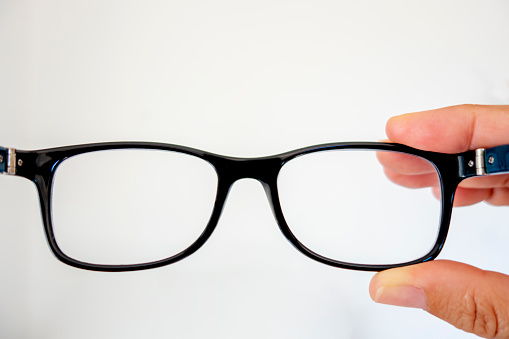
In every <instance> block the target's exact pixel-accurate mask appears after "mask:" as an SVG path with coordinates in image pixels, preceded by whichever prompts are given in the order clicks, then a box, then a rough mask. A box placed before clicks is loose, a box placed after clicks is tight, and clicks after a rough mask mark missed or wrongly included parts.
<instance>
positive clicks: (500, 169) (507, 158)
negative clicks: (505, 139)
mask: <svg viewBox="0 0 509 339" xmlns="http://www.w3.org/2000/svg"><path fill="white" fill-rule="evenodd" d="M481 150H482V149H481ZM479 152H481V151H479ZM483 153H484V154H483V158H484V168H485V173H486V174H498V173H508V172H509V145H503V146H497V147H492V148H487V149H485V150H484V152H483Z"/></svg>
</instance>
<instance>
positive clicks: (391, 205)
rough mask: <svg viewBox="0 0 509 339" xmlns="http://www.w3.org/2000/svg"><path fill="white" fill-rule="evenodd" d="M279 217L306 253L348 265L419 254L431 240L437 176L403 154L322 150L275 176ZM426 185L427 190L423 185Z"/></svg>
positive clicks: (435, 225) (437, 219) (438, 209)
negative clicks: (276, 177) (304, 247)
mask: <svg viewBox="0 0 509 339" xmlns="http://www.w3.org/2000/svg"><path fill="white" fill-rule="evenodd" d="M277 185H278V192H279V199H280V203H281V207H282V211H283V215H284V218H285V220H286V222H287V224H288V226H289V228H290V230H291V232H292V233H293V234H294V235H295V237H296V238H297V239H298V240H299V241H300V242H301V243H302V244H303V245H304V246H306V247H307V248H308V249H310V250H311V251H313V252H315V253H317V254H319V255H321V256H324V257H326V258H329V259H332V260H336V261H341V262H345V263H352V264H366V265H393V264H401V263H406V262H409V261H413V260H416V259H420V258H422V257H423V256H426V255H427V254H428V253H429V252H430V251H431V249H432V248H433V246H434V245H435V243H436V241H437V236H438V231H439V224H440V216H441V203H440V200H439V199H437V198H436V197H435V196H437V195H440V193H438V194H435V196H434V194H432V192H431V191H432V190H430V189H429V187H430V186H433V191H434V192H440V186H439V185H440V183H439V178H438V174H437V172H436V169H435V168H434V166H433V165H432V164H431V163H430V162H428V161H427V160H425V159H423V158H420V157H417V156H414V155H409V154H404V153H398V152H388V151H374V150H330V151H319V152H315V153H310V154H306V155H302V156H299V157H297V158H294V159H292V160H290V161H288V162H287V163H286V164H285V165H284V166H283V168H282V169H281V171H280V173H279V176H278V184H277ZM425 187H428V189H425Z"/></svg>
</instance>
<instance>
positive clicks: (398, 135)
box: [386, 105, 509, 153]
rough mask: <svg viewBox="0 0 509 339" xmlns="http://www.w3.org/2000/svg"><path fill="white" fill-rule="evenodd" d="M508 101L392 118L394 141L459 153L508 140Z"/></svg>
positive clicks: (388, 130)
mask: <svg viewBox="0 0 509 339" xmlns="http://www.w3.org/2000/svg"><path fill="white" fill-rule="evenodd" d="M507 130H509V105H505V106H481V105H461V106H452V107H445V108H440V109H436V110H431V111H425V112H418V113H410V114H404V115H400V116H397V117H393V118H391V119H389V121H388V122H387V126H386V133H387V136H388V137H389V139H390V140H391V141H392V142H397V143H401V144H405V145H409V146H412V147H415V148H418V149H422V150H426V151H435V152H443V153H459V152H464V151H468V150H472V149H475V148H480V147H493V146H497V145H503V144H507V143H509V133H507Z"/></svg>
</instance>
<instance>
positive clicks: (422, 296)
mask: <svg viewBox="0 0 509 339" xmlns="http://www.w3.org/2000/svg"><path fill="white" fill-rule="evenodd" d="M369 292H370V295H371V298H372V299H373V300H374V301H376V302H378V303H383V304H391V305H396V306H405V307H416V308H422V309H424V310H426V311H427V312H429V313H431V314H433V315H435V316H437V317H439V318H441V319H443V320H445V321H447V322H449V323H450V324H452V325H454V326H456V327H457V328H460V329H462V330H464V331H467V332H470V333H474V334H476V335H478V336H481V337H485V338H507V337H509V308H508V307H507V305H508V304H509V276H506V275H504V274H501V273H496V272H490V271H483V270H480V269H478V268H475V267H472V266H469V265H466V264H462V263H458V262H453V261H443V260H437V261H433V262H427V263H423V264H418V265H413V266H407V267H402V268H395V269H390V270H387V271H383V272H379V273H377V274H376V275H375V276H374V277H373V279H372V280H371V284H370V287H369Z"/></svg>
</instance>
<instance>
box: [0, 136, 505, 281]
mask: <svg viewBox="0 0 509 339" xmlns="http://www.w3.org/2000/svg"><path fill="white" fill-rule="evenodd" d="M118 149H147V150H162V151H172V152H180V153H185V154H188V155H192V156H195V157H198V158H200V159H203V160H205V161H207V162H209V163H210V164H211V165H212V166H213V167H214V169H215V171H216V173H217V176H218V186H217V194H216V200H215V205H214V208H213V211H212V214H211V217H210V219H209V222H208V224H207V226H206V227H205V229H204V231H203V233H202V234H201V235H200V236H199V238H198V239H197V240H196V241H195V242H194V243H193V244H191V245H190V246H189V247H188V248H187V249H185V250H183V251H182V252H180V253H178V254H176V255H173V256H171V257H168V258H165V259H162V260H158V261H153V262H148V263H142V264H133V265H104V264H92V263H87V262H82V261H78V260H75V259H73V258H71V257H69V256H67V255H66V254H65V253H63V252H62V251H61V249H60V248H59V246H58V244H57V241H56V239H55V235H54V232H53V228H52V218H51V203H52V202H51V190H52V182H53V177H54V175H55V171H56V170H57V169H58V166H59V165H60V163H62V162H63V161H65V160H66V159H67V158H70V157H73V156H76V155H79V154H83V153H89V152H96V151H104V150H118ZM330 150H371V151H392V152H399V153H404V154H409V155H414V156H418V157H421V158H423V159H426V160H427V161H429V162H430V163H432V164H433V166H434V167H435V169H436V171H437V173H438V178H439V181H440V186H441V210H442V211H441V217H440V228H439V232H438V236H437V240H436V243H435V245H434V246H433V248H432V249H431V250H430V251H429V253H427V254H426V255H424V256H422V257H421V258H418V259H415V260H412V261H408V262H403V263H398V264H390V265H366V264H353V263H347V262H342V261H337V260H332V259H329V258H326V257H324V256H321V255H319V254H317V253H315V252H313V251H311V250H310V249H308V248H307V247H306V246H304V245H303V244H302V243H301V242H300V241H299V240H298V239H297V238H296V237H295V236H294V235H293V233H292V232H291V230H290V227H288V225H287V223H286V220H285V218H284V215H283V212H282V209H281V205H280V202H279V195H278V187H277V177H278V174H279V171H280V170H281V168H282V167H283V166H284V165H285V163H287V162H288V161H290V160H292V159H294V158H296V157H299V156H302V155H306V154H310V153H315V152H322V151H330ZM508 154H509V145H506V146H498V147H494V148H491V149H487V150H484V149H478V150H472V151H467V152H463V153H458V154H444V153H436V152H428V151H422V150H418V149H415V148H412V147H409V146H406V145H401V144H396V143H387V142H342V143H330V144H322V145H315V146H309V147H304V148H300V149H297V150H293V151H289V152H285V153H282V154H278V155H273V156H266V157H259V158H238V157H229V156H222V155H218V154H214V153H210V152H206V151H202V150H198V149H194V148H190V147H185V146H179V145H172V144H164V143H154V142H107V143H93V144H83V145H75V146H66V147H58V148H50V149H43V150H32V151H24V150H15V149H12V148H7V149H6V148H0V173H6V174H11V175H17V176H21V177H24V178H26V179H28V180H30V181H32V182H34V183H35V185H36V187H37V190H38V193H39V199H40V205H41V213H42V218H43V223H44V229H45V234H46V239H47V241H48V244H49V246H50V248H51V250H52V252H53V254H54V255H55V256H56V257H57V258H58V259H59V260H60V261H62V262H64V263H66V264H68V265H71V266H74V267H77V268H82V269H87V270H94V271H108V272H118V271H136V270H143V269H150V268H156V267H160V266H164V265H169V264H172V263H175V262H177V261H179V260H182V259H184V258H185V257H187V256H189V255H191V254H193V253H194V252H195V251H197V250H198V249H199V248H200V247H201V246H202V245H203V244H204V243H205V242H206V241H207V240H208V238H209V237H210V235H211V234H212V232H213V231H214V229H215V227H216V225H217V223H218V221H219V218H220V215H221V212H222V210H223V206H224V204H225V201H226V199H227V196H228V192H229V190H230V188H231V187H232V185H233V184H234V183H235V182H236V181H237V180H239V179H242V178H253V179H256V180H258V181H260V182H261V184H262V185H263V187H264V189H265V192H266V194H267V197H268V199H269V203H270V206H271V208H272V211H273V213H274V216H275V218H276V220H277V223H278V226H279V228H280V230H281V232H282V233H283V235H284V236H285V237H286V239H287V240H288V241H289V242H290V243H291V244H292V245H293V246H294V247H295V248H296V249H297V250H299V251H300V252H301V253H303V254H304V255H306V256H307V257H309V258H311V259H313V260H316V261H318V262H321V263H324V264H327V265H330V266H333V267H339V268H345V269H353V270H363V271H381V270H385V269H389V268H394V267H400V266H407V265H412V264H416V263H421V262H425V261H429V260H432V259H434V258H436V257H437V256H438V254H439V253H440V251H441V249H442V247H443V245H444V243H445V240H446V237H447V232H448V229H449V223H450V220H451V214H452V206H453V200H454V194H455V191H456V188H457V186H458V185H459V183H460V182H461V181H463V180H464V179H466V178H469V177H473V176H479V175H485V174H495V173H506V172H509V161H507V160H505V159H506V157H508ZM99 165H100V164H98V166H99ZM133 166H136V164H133ZM140 166H141V165H140ZM352 170H355V166H353V165H352ZM147 175H150V168H148V169H147Z"/></svg>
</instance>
